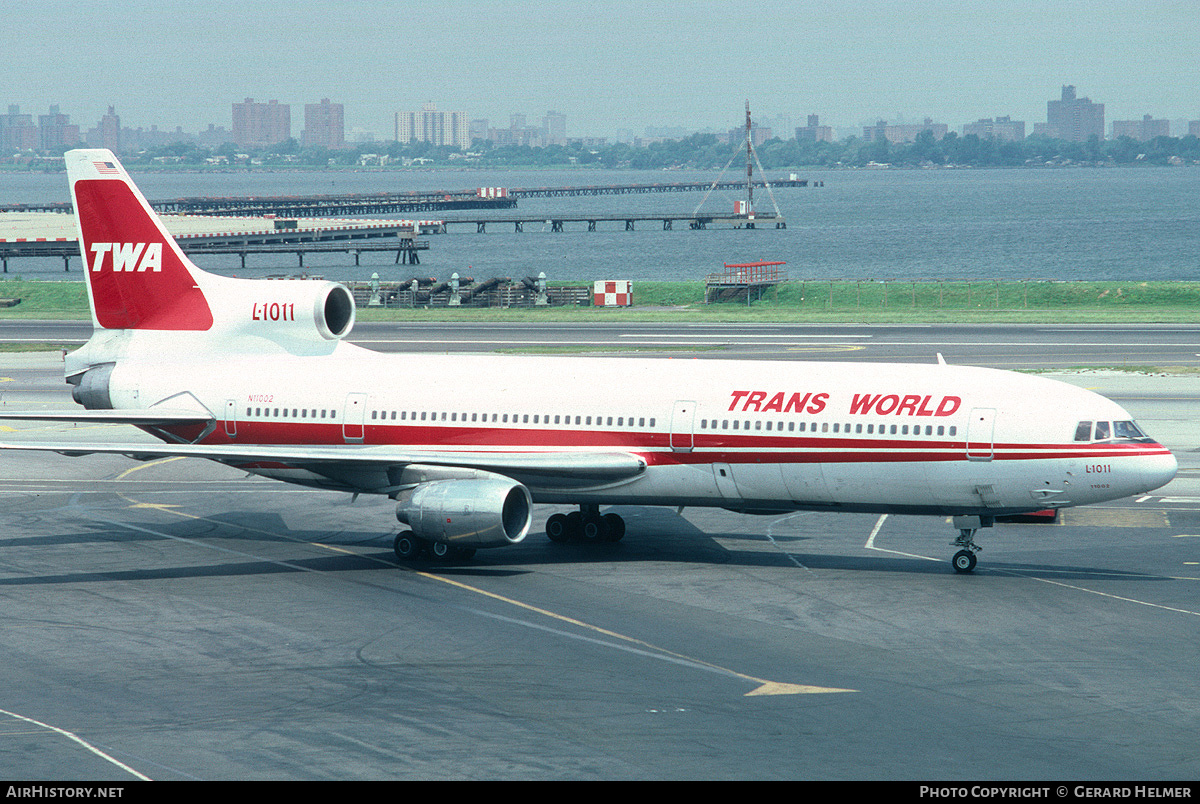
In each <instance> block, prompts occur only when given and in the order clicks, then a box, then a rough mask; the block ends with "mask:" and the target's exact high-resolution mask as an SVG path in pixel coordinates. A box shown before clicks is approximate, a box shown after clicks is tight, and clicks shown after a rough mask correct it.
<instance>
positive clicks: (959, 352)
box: [0, 313, 1200, 369]
mask: <svg viewBox="0 0 1200 804" xmlns="http://www.w3.org/2000/svg"><path fill="white" fill-rule="evenodd" d="M618 315H619V313H618ZM615 318H616V316H614V319H615ZM91 331H92V327H91V324H90V323H89V322H87V321H20V320H0V343H9V342H21V341H25V342H30V341H32V342H39V343H42V342H48V343H55V344H62V345H64V346H69V345H72V344H80V343H83V342H84V341H86V340H87V339H88V337H89V336H90V335H91ZM349 340H350V341H351V342H353V343H358V344H360V345H363V346H367V347H369V348H371V349H375V350H377V351H383V352H408V351H414V352H438V353H446V354H454V353H459V352H478V351H492V350H502V351H529V350H540V349H545V350H551V351H552V350H563V351H571V352H576V351H582V350H587V349H592V348H594V349H596V350H598V351H602V352H604V353H606V354H612V355H620V354H644V353H662V354H678V355H684V354H686V355H687V356H693V355H695V356H697V357H732V358H739V359H740V358H761V359H789V360H806V359H812V360H892V361H904V362H915V363H925V362H933V361H934V360H936V357H937V355H938V353H941V354H942V355H943V356H944V357H945V358H946V360H947V361H949V362H951V363H959V364H971V365H986V366H993V367H996V368H1015V369H1051V368H1058V367H1077V366H1125V367H1139V366H1197V365H1200V324H1195V325H1190V324H990V325H977V324H970V325H964V324H930V325H923V326H921V325H891V324H887V325H884V324H692V323H672V322H670V321H666V322H661V323H644V322H623V321H619V320H614V321H605V322H597V321H589V322H586V323H574V322H572V323H544V324H540V323H539V324H529V323H511V324H510V323H479V322H420V323H409V322H404V323H399V322H395V323H381V322H362V321H360V322H358V323H357V324H355V327H354V331H353V332H352V333H351V335H350V338H349Z"/></svg>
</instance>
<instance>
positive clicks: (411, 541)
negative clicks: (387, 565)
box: [392, 530, 423, 561]
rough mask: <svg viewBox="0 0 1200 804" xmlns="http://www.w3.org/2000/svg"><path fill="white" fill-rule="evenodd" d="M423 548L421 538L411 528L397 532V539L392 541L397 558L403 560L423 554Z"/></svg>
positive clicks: (410, 559) (409, 559)
mask: <svg viewBox="0 0 1200 804" xmlns="http://www.w3.org/2000/svg"><path fill="white" fill-rule="evenodd" d="M422 548H423V545H422V544H421V540H420V539H418V538H417V536H416V534H415V533H413V532H412V531H411V530H402V531H400V532H399V533H397V534H396V540H395V541H393V542H392V549H393V550H395V551H396V558H398V559H400V560H401V561H412V560H413V559H414V558H416V557H417V556H419V555H421V550H422Z"/></svg>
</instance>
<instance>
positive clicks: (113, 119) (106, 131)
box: [87, 106, 122, 154]
mask: <svg viewBox="0 0 1200 804" xmlns="http://www.w3.org/2000/svg"><path fill="white" fill-rule="evenodd" d="M87 143H88V145H90V146H91V147H93V148H107V149H108V150H110V151H112V152H113V153H114V154H119V153H122V151H121V118H120V116H119V115H118V114H117V112H116V109H115V108H114V107H112V106H109V107H108V114H106V115H104V116H103V117H101V118H100V122H99V123H97V124H96V127H95V128H93V129H89V130H88V134H87Z"/></svg>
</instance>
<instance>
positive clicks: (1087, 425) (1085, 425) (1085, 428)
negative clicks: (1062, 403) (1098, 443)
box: [1075, 422, 1092, 441]
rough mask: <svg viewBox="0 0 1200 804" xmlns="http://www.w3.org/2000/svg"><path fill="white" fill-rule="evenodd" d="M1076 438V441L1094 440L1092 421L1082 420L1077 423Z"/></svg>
mask: <svg viewBox="0 0 1200 804" xmlns="http://www.w3.org/2000/svg"><path fill="white" fill-rule="evenodd" d="M1075 440H1076V441H1091V440H1092V423H1091V422H1080V423H1079V424H1077V425H1075Z"/></svg>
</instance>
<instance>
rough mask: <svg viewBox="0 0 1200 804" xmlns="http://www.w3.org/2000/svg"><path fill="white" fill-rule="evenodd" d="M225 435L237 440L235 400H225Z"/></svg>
mask: <svg viewBox="0 0 1200 804" xmlns="http://www.w3.org/2000/svg"><path fill="white" fill-rule="evenodd" d="M225 435H227V436H229V437H230V438H237V400H236V399H226V400H225Z"/></svg>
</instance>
